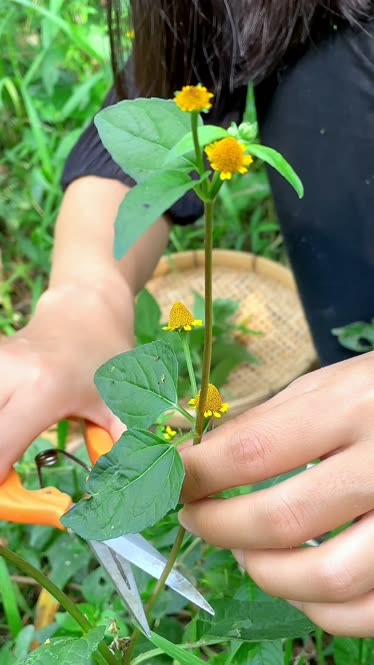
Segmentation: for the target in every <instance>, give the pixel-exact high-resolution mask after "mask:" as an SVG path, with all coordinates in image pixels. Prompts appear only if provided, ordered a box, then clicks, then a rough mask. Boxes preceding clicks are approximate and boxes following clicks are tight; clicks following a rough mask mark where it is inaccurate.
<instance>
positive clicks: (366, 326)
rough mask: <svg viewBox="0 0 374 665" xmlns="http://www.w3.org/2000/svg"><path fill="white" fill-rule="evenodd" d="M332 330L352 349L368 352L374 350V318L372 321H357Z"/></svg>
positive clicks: (357, 351) (358, 351)
mask: <svg viewBox="0 0 374 665" xmlns="http://www.w3.org/2000/svg"><path fill="white" fill-rule="evenodd" d="M331 332H332V334H333V335H335V336H336V337H337V338H338V341H339V343H340V344H341V345H342V346H344V348H346V349H349V350H350V351H356V353H367V352H368V351H373V350H374V320H373V322H372V323H365V322H364V321H356V322H355V323H350V324H349V325H347V326H344V327H342V328H334V329H333V330H332V331H331Z"/></svg>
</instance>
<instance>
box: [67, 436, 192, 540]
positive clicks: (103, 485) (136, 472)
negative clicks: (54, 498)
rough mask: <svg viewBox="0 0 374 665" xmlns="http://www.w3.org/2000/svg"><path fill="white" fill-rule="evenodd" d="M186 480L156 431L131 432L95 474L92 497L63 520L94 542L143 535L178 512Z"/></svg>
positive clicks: (173, 451)
mask: <svg viewBox="0 0 374 665" xmlns="http://www.w3.org/2000/svg"><path fill="white" fill-rule="evenodd" d="M183 479H184V468H183V463H182V460H181V458H180V456H179V453H178V451H177V450H176V448H175V447H174V446H170V445H169V444H167V443H165V441H163V440H162V439H160V438H159V437H157V436H156V435H155V434H152V433H151V432H146V431H143V430H131V431H127V432H125V433H124V434H123V435H122V436H121V438H120V440H119V441H118V443H117V444H116V445H115V446H114V447H113V448H112V450H111V451H110V452H109V453H107V454H106V455H103V456H102V457H100V458H99V460H98V462H97V463H96V466H94V468H93V469H92V471H91V474H90V476H89V479H88V483H87V492H88V493H89V494H90V495H91V498H90V499H88V500H83V501H80V502H79V503H78V504H76V506H74V507H73V508H72V509H71V510H70V511H69V512H68V513H66V514H65V515H64V517H63V518H62V520H61V521H62V523H63V524H64V526H67V527H70V528H72V529H74V531H76V532H77V533H78V534H79V535H80V536H82V537H83V538H86V539H88V540H92V539H94V540H107V539H109V538H117V537H118V536H121V535H125V534H127V533H138V532H139V531H143V530H144V529H146V528H148V527H150V526H152V525H153V524H155V523H156V522H158V521H159V520H160V519H161V518H162V517H164V515H166V513H167V512H168V511H169V510H172V509H173V508H175V507H176V505H177V504H178V500H179V496H180V492H181V488H182V483H183ZM160 488H161V489H162V491H160Z"/></svg>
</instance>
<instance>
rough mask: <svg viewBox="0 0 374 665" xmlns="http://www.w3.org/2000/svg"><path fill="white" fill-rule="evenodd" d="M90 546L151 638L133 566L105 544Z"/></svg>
mask: <svg viewBox="0 0 374 665" xmlns="http://www.w3.org/2000/svg"><path fill="white" fill-rule="evenodd" d="M89 544H90V546H91V548H92V549H93V551H94V553H95V556H96V557H97V559H98V560H99V562H100V563H101V565H102V567H103V568H104V569H105V570H106V572H107V573H108V575H109V577H110V578H111V580H112V582H113V584H114V586H115V588H116V590H117V591H118V594H119V595H120V597H121V598H122V600H123V602H124V603H125V605H126V607H127V609H128V610H129V612H130V614H131V615H132V616H133V618H134V619H135V621H136V622H137V623H138V624H139V626H140V627H141V629H142V630H143V631H144V632H145V634H146V635H147V636H148V637H150V636H151V631H150V628H149V625H148V621H147V617H146V616H145V613H144V608H143V603H142V601H141V598H140V596H139V591H138V587H137V584H136V582H135V578H134V573H133V572H132V569H131V564H130V563H129V562H128V561H127V559H124V558H123V556H122V555H121V554H120V553H118V552H116V551H114V550H112V549H110V548H109V547H107V546H106V545H105V544H104V543H99V542H98V541H96V540H90V541H89Z"/></svg>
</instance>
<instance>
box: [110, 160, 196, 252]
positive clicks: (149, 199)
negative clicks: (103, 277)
mask: <svg viewBox="0 0 374 665" xmlns="http://www.w3.org/2000/svg"><path fill="white" fill-rule="evenodd" d="M198 183H199V181H198V180H192V179H191V177H190V176H189V175H188V173H184V172H183V171H162V172H157V173H154V174H153V175H152V176H151V177H150V178H148V180H145V181H144V182H142V183H141V184H140V185H137V186H136V187H134V188H133V189H132V190H130V191H129V192H128V193H127V194H126V196H125V198H124V200H123V201H122V203H121V205H120V207H119V210H118V214H117V218H116V222H115V235H114V255H115V257H116V259H120V258H122V256H124V255H125V254H126V253H127V252H128V250H129V249H131V247H132V246H133V245H134V244H135V243H136V241H137V240H139V238H141V237H142V236H143V235H144V233H145V232H146V231H147V230H148V229H149V228H150V227H151V226H152V224H154V223H155V222H156V221H157V220H158V218H159V217H160V216H161V215H163V214H164V212H165V211H166V210H168V208H170V206H172V205H173V203H175V202H176V201H178V199H180V198H181V197H182V196H183V195H184V194H186V192H188V191H190V190H191V189H193V188H194V187H196V185H197V184H198Z"/></svg>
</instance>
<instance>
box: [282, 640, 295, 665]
mask: <svg viewBox="0 0 374 665" xmlns="http://www.w3.org/2000/svg"><path fill="white" fill-rule="evenodd" d="M292 655H293V640H286V643H285V645H284V665H292V661H293V657H292Z"/></svg>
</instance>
